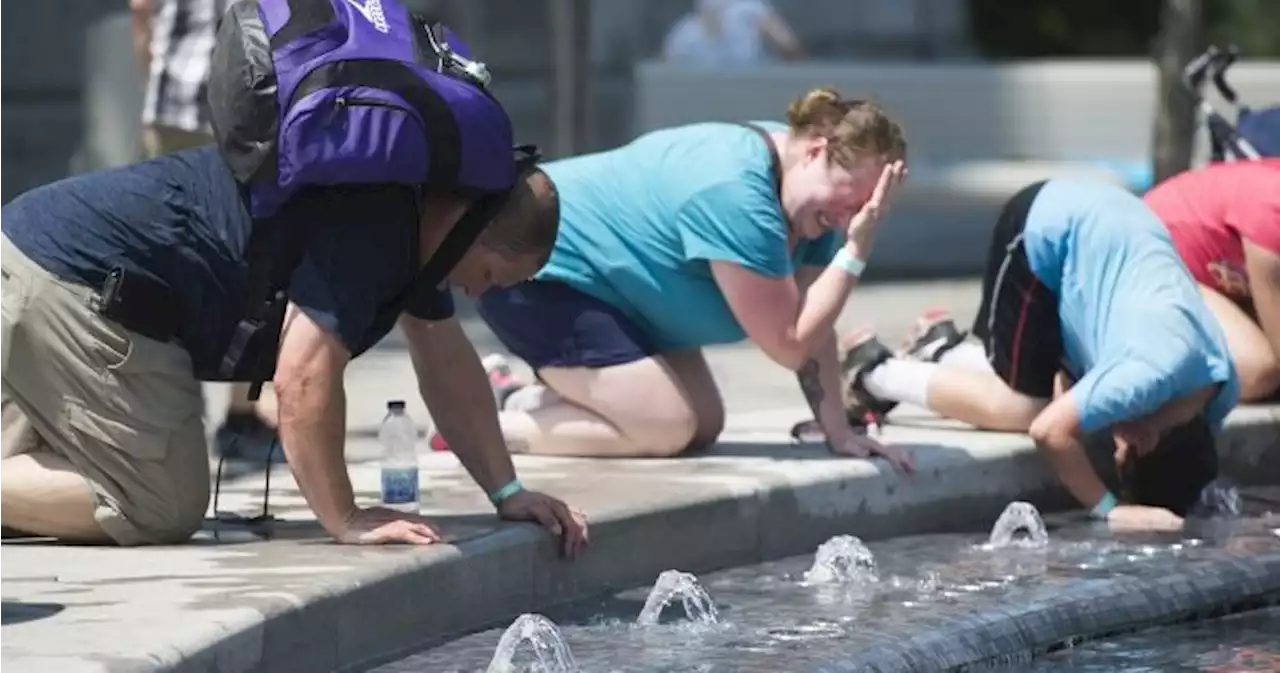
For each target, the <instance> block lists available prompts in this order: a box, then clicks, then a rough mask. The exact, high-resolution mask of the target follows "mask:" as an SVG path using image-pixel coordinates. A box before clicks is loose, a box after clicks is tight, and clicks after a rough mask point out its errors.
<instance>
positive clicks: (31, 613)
mask: <svg viewBox="0 0 1280 673" xmlns="http://www.w3.org/2000/svg"><path fill="white" fill-rule="evenodd" d="M65 609H67V606H65V605H63V604H61V603H24V602H22V601H3V602H0V624H3V625H4V626H9V625H10V624H22V623H23V622H33V621H35V620H37V619H44V618H46V617H52V616H54V615H56V614H58V613H59V612H62V611H63V610H65Z"/></svg>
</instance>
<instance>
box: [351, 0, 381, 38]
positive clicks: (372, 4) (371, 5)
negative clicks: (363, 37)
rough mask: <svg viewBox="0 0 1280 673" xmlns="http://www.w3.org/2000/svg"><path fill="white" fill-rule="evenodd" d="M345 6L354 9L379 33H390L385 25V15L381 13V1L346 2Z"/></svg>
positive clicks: (357, 0)
mask: <svg viewBox="0 0 1280 673" xmlns="http://www.w3.org/2000/svg"><path fill="white" fill-rule="evenodd" d="M347 4H348V5H351V6H352V7H354V8H355V10H356V11H357V12H360V15H361V16H363V17H364V18H365V19H366V20H367V21H368V22H369V23H371V24H373V27H374V29H375V30H377V31H378V32H379V33H389V32H391V26H390V25H389V24H388V23H387V15H386V14H384V13H383V12H382V0H364V2H361V1H360V0H347Z"/></svg>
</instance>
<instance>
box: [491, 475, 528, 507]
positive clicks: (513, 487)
mask: <svg viewBox="0 0 1280 673" xmlns="http://www.w3.org/2000/svg"><path fill="white" fill-rule="evenodd" d="M523 490H524V484H521V483H520V478H519V477H516V478H515V479H512V480H511V481H510V482H508V483H507V485H506V486H503V487H502V488H500V489H498V490H496V491H494V492H493V493H491V494H490V495H489V502H491V503H493V506H494V507H497V506H498V505H501V504H502V501H504V500H506V499H507V498H510V497H511V496H513V495H515V494H517V493H519V492H520V491H523Z"/></svg>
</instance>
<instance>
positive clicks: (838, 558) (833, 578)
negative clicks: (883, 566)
mask: <svg viewBox="0 0 1280 673" xmlns="http://www.w3.org/2000/svg"><path fill="white" fill-rule="evenodd" d="M879 579H880V577H879V573H878V571H877V570H876V559H875V557H874V556H872V554H871V550H870V549H867V545H865V544H863V543H862V540H860V539H858V538H856V537H854V536H852V535H837V536H835V537H833V538H831V539H830V540H827V541H826V542H823V543H822V544H821V545H819V546H818V551H817V552H815V553H814V555H813V565H812V566H811V567H810V568H809V570H807V571H805V573H804V581H805V582H806V583H808V584H869V583H873V582H876V581H878V580H879Z"/></svg>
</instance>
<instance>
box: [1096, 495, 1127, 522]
mask: <svg viewBox="0 0 1280 673" xmlns="http://www.w3.org/2000/svg"><path fill="white" fill-rule="evenodd" d="M1118 504H1120V503H1119V502H1117V501H1116V496H1114V495H1112V494H1111V491H1107V494H1106V495H1104V496H1102V499H1101V500H1099V501H1098V502H1097V504H1095V505H1094V506H1093V509H1091V510H1089V518H1091V519H1097V520H1099V521H1105V520H1106V518H1107V515H1108V514H1110V513H1111V510H1113V509H1115V508H1116V505H1118Z"/></svg>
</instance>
